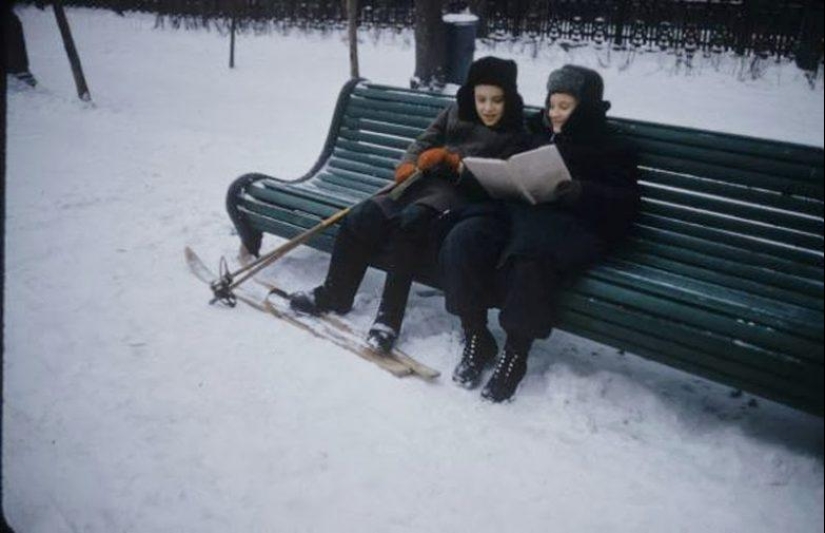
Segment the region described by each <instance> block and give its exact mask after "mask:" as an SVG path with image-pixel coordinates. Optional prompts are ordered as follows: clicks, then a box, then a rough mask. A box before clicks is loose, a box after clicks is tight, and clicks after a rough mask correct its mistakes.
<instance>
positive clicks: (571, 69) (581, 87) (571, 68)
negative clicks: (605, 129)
mask: <svg viewBox="0 0 825 533" xmlns="http://www.w3.org/2000/svg"><path fill="white" fill-rule="evenodd" d="M554 93H566V94H570V95H572V96H574V97H575V98H576V100H578V101H579V104H580V105H584V106H593V107H599V108H602V110H604V111H607V110H608V109H609V108H610V102H606V101H605V100H604V81H603V80H602V77H601V75H600V74H599V73H598V72H596V71H595V70H593V69H589V68H586V67H580V66H578V65H564V66H563V67H561V68H560V69H556V70H554V71H553V72H551V73H550V76H548V78H547V99H546V100H545V107H547V104H548V103H549V101H550V96H551V95H552V94H554Z"/></svg>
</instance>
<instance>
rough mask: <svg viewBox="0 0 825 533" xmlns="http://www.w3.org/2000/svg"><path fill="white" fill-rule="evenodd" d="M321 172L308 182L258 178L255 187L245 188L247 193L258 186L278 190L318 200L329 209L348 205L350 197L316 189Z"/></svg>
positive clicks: (253, 190)
mask: <svg viewBox="0 0 825 533" xmlns="http://www.w3.org/2000/svg"><path fill="white" fill-rule="evenodd" d="M322 175H323V172H319V173H318V174H316V175H315V178H316V179H313V180H311V181H308V182H288V181H279V180H260V181H258V182H256V184H255V185H256V186H255V187H250V188H249V189H248V190H247V193H249V194H253V195H254V194H255V191H256V190H258V189H259V188H263V189H267V190H270V191H275V192H278V193H279V194H287V195H293V196H298V197H299V198H303V199H306V200H310V201H313V202H318V203H319V204H320V205H322V206H327V207H328V208H330V209H343V208H344V207H346V206H348V205H349V202H350V199H349V198H347V197H346V196H340V195H333V194H328V193H325V192H323V191H322V190H320V189H318V187H317V185H318V183H319V179H318V178H320V176H322Z"/></svg>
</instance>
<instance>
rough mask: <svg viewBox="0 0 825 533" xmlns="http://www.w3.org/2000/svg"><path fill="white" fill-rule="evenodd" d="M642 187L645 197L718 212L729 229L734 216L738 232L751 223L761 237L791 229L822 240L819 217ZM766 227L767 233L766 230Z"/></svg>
mask: <svg viewBox="0 0 825 533" xmlns="http://www.w3.org/2000/svg"><path fill="white" fill-rule="evenodd" d="M641 190H642V194H643V196H644V198H646V199H648V200H656V201H658V202H666V203H668V204H676V205H680V206H683V207H685V208H687V209H691V210H692V209H698V210H702V211H706V212H708V213H709V214H711V215H715V216H719V217H720V218H721V220H722V222H723V224H724V225H723V226H722V227H723V228H724V229H728V230H730V229H731V227H732V226H730V225H729V221H730V218H731V217H733V218H734V219H735V222H736V226H735V228H736V230H735V231H738V232H740V233H744V234H750V232H748V231H747V228H749V227H751V225H753V226H755V228H756V229H757V230H758V233H755V235H756V236H758V237H761V238H775V237H772V236H773V235H784V234H786V233H787V232H788V231H791V230H792V231H798V232H802V233H807V234H810V235H809V237H811V238H813V240H812V241H810V242H813V243H816V242H817V241H818V242H822V239H821V238H819V235H822V233H823V229H825V224H823V220H822V219H821V218H820V219H817V218H813V217H809V216H806V215H800V214H797V213H790V212H787V211H777V210H774V209H770V208H767V207H763V206H758V205H754V204H742V203H739V202H737V201H731V200H730V199H723V198H711V197H708V196H703V195H697V194H693V193H690V192H685V191H681V190H673V189H669V188H665V187H661V186H657V185H649V184H645V183H643V184H641ZM763 224H770V225H771V228H764V226H763ZM766 231H768V232H769V233H765V232H766ZM776 232H779V233H776ZM780 240H784V238H781V237H780ZM786 242H787V241H786ZM813 246H814V247H817V245H816V244H813ZM820 248H821V246H820Z"/></svg>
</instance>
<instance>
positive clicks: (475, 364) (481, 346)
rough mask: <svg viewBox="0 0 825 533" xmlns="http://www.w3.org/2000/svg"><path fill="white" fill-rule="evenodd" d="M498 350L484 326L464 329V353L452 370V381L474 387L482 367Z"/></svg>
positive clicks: (466, 386)
mask: <svg viewBox="0 0 825 533" xmlns="http://www.w3.org/2000/svg"><path fill="white" fill-rule="evenodd" d="M497 351H498V346H497V345H496V340H495V339H494V338H493V334H492V333H490V330H489V329H487V328H486V327H483V328H480V329H474V330H464V353H462V354H461V361H460V362H459V363H458V366H456V367H455V370H453V381H455V382H456V383H458V384H459V385H461V386H462V387H464V388H465V389H474V388H476V387H477V386H478V383H479V381H480V380H481V373H482V372H483V371H484V368H485V367H487V366H488V365H489V364H490V363H492V362H493V359H494V358H495V356H496V352H497Z"/></svg>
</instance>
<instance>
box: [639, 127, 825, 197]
mask: <svg viewBox="0 0 825 533" xmlns="http://www.w3.org/2000/svg"><path fill="white" fill-rule="evenodd" d="M634 144H635V145H636V146H638V149H639V150H640V152H641V153H642V154H644V155H645V156H664V157H666V158H670V159H671V161H673V160H678V161H679V162H680V163H682V164H684V165H690V164H691V163H694V162H696V163H702V164H704V165H708V167H704V166H703V168H712V167H717V168H720V169H725V170H726V171H727V172H729V173H731V174H732V175H736V173H737V172H741V171H743V170H744V171H746V172H747V173H752V172H753V170H752V169H758V171H759V173H761V174H766V175H768V176H774V177H778V178H781V179H785V180H789V181H792V182H800V183H803V184H807V185H813V186H817V187H819V188H820V189H821V188H822V167H821V166H820V167H819V168H816V167H812V166H809V165H803V164H800V163H792V162H786V161H777V160H773V159H770V158H769V157H766V156H765V154H763V153H754V154H747V155H746V154H740V153H735V152H727V151H724V150H721V149H720V147H718V146H713V147H706V148H697V147H694V146H686V145H685V144H684V143H680V142H665V141H662V140H659V139H636V140H635V143H634ZM679 166H681V165H679ZM703 174H707V172H703ZM729 175H730V174H729Z"/></svg>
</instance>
